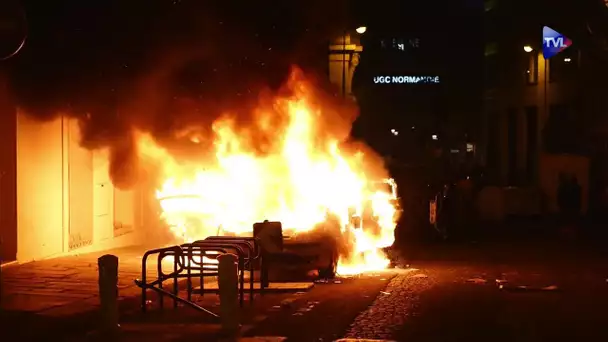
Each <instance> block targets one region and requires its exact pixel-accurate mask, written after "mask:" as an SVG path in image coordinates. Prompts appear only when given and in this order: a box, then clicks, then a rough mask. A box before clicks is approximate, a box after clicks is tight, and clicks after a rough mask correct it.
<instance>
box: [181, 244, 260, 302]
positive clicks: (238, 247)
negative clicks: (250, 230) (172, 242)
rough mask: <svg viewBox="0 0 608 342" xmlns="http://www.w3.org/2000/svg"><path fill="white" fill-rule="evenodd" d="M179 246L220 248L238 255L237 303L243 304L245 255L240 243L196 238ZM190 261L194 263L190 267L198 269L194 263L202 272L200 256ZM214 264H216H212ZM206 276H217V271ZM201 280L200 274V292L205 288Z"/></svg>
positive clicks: (251, 299) (202, 265)
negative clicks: (198, 259)
mask: <svg viewBox="0 0 608 342" xmlns="http://www.w3.org/2000/svg"><path fill="white" fill-rule="evenodd" d="M181 247H182V248H186V249H188V248H192V247H202V248H204V247H208V248H221V249H224V250H227V251H234V252H236V255H237V257H238V272H239V304H240V306H241V307H242V306H243V304H244V302H245V294H244V292H245V255H246V254H245V251H244V250H243V248H242V246H241V245H239V244H237V243H234V242H214V241H210V240H198V241H195V242H193V243H186V244H183V245H181ZM216 256H217V255H216ZM192 261H193V263H194V264H193V266H191V267H192V268H193V269H198V268H197V267H196V266H194V265H197V264H198V265H199V267H200V268H201V273H202V270H203V269H204V263H203V262H202V258H201V261H200V262H198V261H196V260H195V259H194V258H193V259H192ZM208 265H209V264H208ZM214 266H216V265H214ZM215 270H217V266H216V268H215ZM186 276H187V275H186ZM206 276H217V271H216V272H215V273H208V274H206ZM202 280H203V276H201V282H200V285H201V290H200V291H201V294H203V293H204V290H205V282H204V281H202ZM190 285H191V284H190ZM218 286H219V284H218ZM188 291H190V292H191V291H192V288H190V289H189V290H188ZM252 294H253V293H252ZM250 301H253V295H252V296H251V298H250Z"/></svg>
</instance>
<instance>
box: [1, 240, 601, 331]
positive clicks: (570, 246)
mask: <svg viewBox="0 0 608 342" xmlns="http://www.w3.org/2000/svg"><path fill="white" fill-rule="evenodd" d="M497 241H498V240H497ZM497 241H494V242H484V243H482V244H470V245H463V244H461V245H453V246H428V247H425V248H419V249H418V250H416V251H413V250H410V251H407V253H404V255H406V256H408V261H405V260H403V261H402V262H401V265H400V266H401V267H400V269H397V270H393V271H391V272H387V273H383V274H378V275H367V276H363V277H357V278H349V279H342V280H338V281H337V282H335V281H331V282H329V283H320V284H317V285H316V286H315V288H314V289H313V290H311V291H309V292H305V293H297V294H293V293H292V294H281V295H270V296H266V297H265V298H259V299H258V300H256V304H255V305H254V306H252V307H250V308H248V309H247V310H246V313H245V322H244V324H245V326H244V328H245V329H244V330H243V331H244V332H245V335H246V336H279V337H286V338H287V341H333V340H336V339H338V338H342V337H348V338H367V339H388V340H395V341H410V340H418V341H478V340H488V339H492V340H498V341H555V340H594V341H596V340H597V341H599V340H608V330H607V329H605V327H606V326H608V315H606V314H605V313H604V311H605V308H606V307H608V282H607V278H608V262H607V261H608V257H607V252H606V251H607V250H608V249H605V248H604V247H603V245H602V244H601V241H599V243H598V242H597V241H596V243H589V242H585V243H577V242H573V241H559V240H555V241H549V240H544V239H540V240H532V241H527V242H521V241H501V242H500V243H499V242H497ZM412 256H413V257H412ZM205 298H206V299H205V301H206V302H205V303H204V305H205V306H206V307H211V308H213V309H214V310H216V309H217V298H216V297H213V296H205ZM134 304H135V305H134V306H133V307H135V308H136V303H134ZM167 308H168V309H166V310H165V313H163V314H160V315H157V314H148V315H147V316H146V317H143V316H138V313H137V312H134V313H132V314H131V316H123V322H124V323H125V324H124V325H125V327H128V326H130V327H131V328H132V327H134V326H135V327H136V328H135V329H131V330H130V332H129V334H128V339H125V340H129V341H130V340H133V341H135V340H141V339H142V338H144V337H145V339H148V340H156V341H180V340H182V341H186V340H189V341H190V340H192V339H197V338H199V337H201V336H206V337H207V338H206V339H205V340H208V341H214V340H217V338H216V337H217V332H218V325H217V323H212V322H210V321H207V320H202V319H201V318H200V317H201V316H200V314H199V313H193V312H192V310H187V308H182V307H180V308H178V310H177V311H175V310H173V309H172V308H171V306H170V305H167ZM57 319H58V320H59V317H57ZM7 322H9V323H10V322H13V321H3V322H2V323H3V326H4V323H7ZM17 323H18V321H17V320H16V321H14V324H17ZM59 323H61V324H59ZM80 324H81V323H79V322H78V321H69V322H59V321H57V324H56V323H54V321H52V322H47V324H46V325H44V326H43V329H46V328H49V329H50V327H51V326H56V327H61V328H56V329H53V330H51V331H52V332H53V333H58V332H59V329H66V328H68V327H70V325H71V326H72V327H75V326H77V325H80ZM137 327H139V328H137ZM152 327H153V328H154V329H152ZM138 329H139V330H138ZM32 330H34V329H32ZM51 335H52V334H51ZM47 336H48V335H47ZM213 336H215V337H213ZM199 339H200V338H199ZM58 340H61V339H58ZM74 340H75V341H81V340H83V339H79V338H76V339H74Z"/></svg>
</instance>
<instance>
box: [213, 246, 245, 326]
mask: <svg viewBox="0 0 608 342" xmlns="http://www.w3.org/2000/svg"><path fill="white" fill-rule="evenodd" d="M217 260H218V261H219V265H218V268H219V269H218V286H219V292H220V319H221V322H222V330H224V332H225V333H226V334H228V335H231V336H234V335H237V334H238V330H239V327H240V326H239V320H240V317H239V304H238V292H239V290H238V263H237V262H238V257H237V256H236V255H234V254H221V255H219V256H218V257H217Z"/></svg>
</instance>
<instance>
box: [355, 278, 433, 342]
mask: <svg viewBox="0 0 608 342" xmlns="http://www.w3.org/2000/svg"><path fill="white" fill-rule="evenodd" d="M413 279H415V280H413ZM411 280H413V281H411ZM429 286H430V285H429V280H428V276H427V275H426V274H424V273H421V272H420V271H419V270H417V269H403V270H396V275H395V276H394V277H393V278H392V279H391V281H390V282H389V283H388V285H387V286H386V288H385V289H384V290H383V291H381V292H380V294H379V295H378V297H377V298H376V300H374V302H373V303H372V305H371V306H370V307H369V308H368V309H367V310H365V311H363V312H362V313H360V314H359V315H358V316H357V318H355V320H354V322H353V323H352V324H351V326H350V328H349V330H348V331H347V332H346V335H345V337H346V338H359V339H362V338H365V339H386V338H391V337H392V336H393V334H394V333H395V331H396V329H398V328H399V327H400V326H401V325H402V324H403V323H404V322H405V320H406V319H407V317H408V316H409V315H410V314H411V313H413V312H414V307H413V306H414V305H415V304H416V302H417V298H416V297H417V296H418V294H419V293H420V292H421V291H424V290H425V289H426V288H428V287H429ZM412 287H417V288H416V289H415V290H414V289H413V288H412Z"/></svg>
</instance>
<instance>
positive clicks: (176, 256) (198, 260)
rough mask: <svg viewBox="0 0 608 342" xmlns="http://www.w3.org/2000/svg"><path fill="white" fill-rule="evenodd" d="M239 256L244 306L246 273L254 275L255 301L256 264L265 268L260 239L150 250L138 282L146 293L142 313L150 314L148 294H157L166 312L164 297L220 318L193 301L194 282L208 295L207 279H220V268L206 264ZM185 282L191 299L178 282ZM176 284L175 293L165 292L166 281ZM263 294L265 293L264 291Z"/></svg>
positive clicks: (211, 240) (225, 239)
mask: <svg viewBox="0 0 608 342" xmlns="http://www.w3.org/2000/svg"><path fill="white" fill-rule="evenodd" d="M226 253H235V254H236V255H237V258H238V272H239V274H238V276H239V304H240V306H241V307H242V306H243V304H244V292H245V269H246V268H248V269H249V272H250V302H253V298H254V286H253V285H254V281H253V280H254V276H253V271H254V268H255V265H256V263H259V264H260V265H263V264H264V263H263V260H262V252H261V249H260V245H259V243H258V239H257V238H250V237H244V238H240V237H224V236H214V237H209V238H208V239H206V240H199V241H195V242H193V243H186V244H182V245H179V246H171V247H165V248H158V249H153V250H149V251H147V252H146V253H144V256H143V258H142V276H141V280H139V279H136V280H135V284H136V285H137V286H139V287H140V288H141V289H142V294H141V310H142V312H146V310H147V306H146V302H147V290H148V289H150V290H152V291H155V292H156V293H157V294H158V295H159V307H160V309H163V308H164V297H165V296H167V297H169V298H171V299H173V307H174V308H177V306H178V303H183V304H185V305H187V306H190V307H192V308H194V309H195V310H198V311H201V312H204V313H206V314H208V315H210V316H212V317H214V318H219V316H218V315H217V314H215V313H213V312H211V311H209V310H207V309H205V308H203V307H201V306H199V305H197V304H195V303H194V302H193V301H192V290H193V287H192V279H193V278H198V279H199V281H200V289H201V294H203V293H204V286H205V285H204V283H205V282H204V278H205V277H216V276H218V272H219V270H218V265H217V264H215V263H210V262H208V261H205V260H206V259H215V258H217V256H218V255H219V254H226ZM155 255H156V259H157V265H156V273H157V274H156V279H154V280H152V281H149V280H148V275H147V270H148V260H149V258H150V257H151V256H155ZM167 257H172V258H173V270H172V272H170V273H166V272H165V271H164V270H163V261H164V260H165V259H166V258H167ZM262 267H263V266H262ZM183 278H185V279H186V281H187V299H184V298H181V297H179V295H178V294H179V286H178V280H179V279H183ZM169 279H172V280H173V289H172V290H173V291H172V292H171V291H168V290H166V289H164V288H163V283H164V281H166V280H169ZM262 290H263V289H262Z"/></svg>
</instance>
